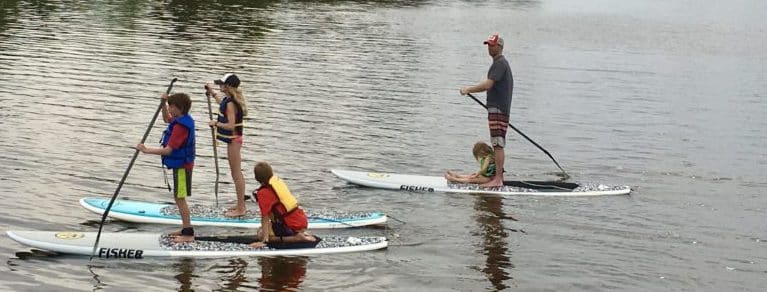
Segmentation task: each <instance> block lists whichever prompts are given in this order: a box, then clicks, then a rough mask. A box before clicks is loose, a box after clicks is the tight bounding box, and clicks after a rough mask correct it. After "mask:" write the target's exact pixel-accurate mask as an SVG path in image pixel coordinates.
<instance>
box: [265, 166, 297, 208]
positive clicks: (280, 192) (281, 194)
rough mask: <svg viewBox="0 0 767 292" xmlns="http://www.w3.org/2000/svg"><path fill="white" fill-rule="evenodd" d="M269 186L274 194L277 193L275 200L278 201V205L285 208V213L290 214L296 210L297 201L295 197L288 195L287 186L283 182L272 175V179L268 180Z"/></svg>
mask: <svg viewBox="0 0 767 292" xmlns="http://www.w3.org/2000/svg"><path fill="white" fill-rule="evenodd" d="M269 185H270V186H272V189H274V192H275V193H277V198H278V199H280V203H282V205H283V206H285V210H286V211H287V213H290V212H292V211H293V210H295V209H296V208H298V200H296V197H294V196H293V194H291V193H290V190H289V189H288V186H287V185H286V184H285V182H284V181H282V179H280V178H279V177H277V176H276V175H273V176H272V178H270V179H269ZM287 213H286V214H287Z"/></svg>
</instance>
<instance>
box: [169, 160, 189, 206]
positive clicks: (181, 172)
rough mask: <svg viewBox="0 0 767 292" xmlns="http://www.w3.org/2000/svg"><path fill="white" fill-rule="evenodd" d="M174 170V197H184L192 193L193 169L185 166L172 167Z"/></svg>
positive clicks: (172, 170)
mask: <svg viewBox="0 0 767 292" xmlns="http://www.w3.org/2000/svg"><path fill="white" fill-rule="evenodd" d="M171 172H173V197H174V198H176V199H184V198H186V197H189V196H191V195H192V170H191V169H186V168H183V167H180V168H173V169H171Z"/></svg>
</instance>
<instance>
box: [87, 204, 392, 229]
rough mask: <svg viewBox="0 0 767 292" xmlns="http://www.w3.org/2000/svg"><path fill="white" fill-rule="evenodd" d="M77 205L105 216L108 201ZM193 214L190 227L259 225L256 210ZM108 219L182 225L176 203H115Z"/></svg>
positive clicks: (380, 218)
mask: <svg viewBox="0 0 767 292" xmlns="http://www.w3.org/2000/svg"><path fill="white" fill-rule="evenodd" d="M80 205H82V206H83V207H84V208H85V209H88V210H90V211H92V212H95V213H98V214H104V210H106V207H107V205H109V199H106V198H82V199H80ZM189 209H190V212H191V214H192V216H191V217H192V226H222V227H241V228H258V227H260V226H261V215H260V213H258V211H257V210H255V212H254V210H249V211H248V213H247V214H245V215H243V216H240V217H226V216H224V213H225V212H226V208H224V207H221V208H216V207H214V206H205V205H194V204H190V205H189ZM304 212H305V213H306V216H307V217H308V219H309V229H334V228H350V227H361V226H368V225H376V224H384V223H386V220H387V219H388V218H387V217H386V215H385V214H383V213H381V212H344V211H334V210H306V209H304ZM109 217H112V218H114V219H118V220H123V221H128V222H135V223H153V224H175V225H180V224H181V216H179V214H178V208H177V207H176V205H175V204H167V203H152V202H142V201H133V200H115V202H114V204H112V209H110V210H109Z"/></svg>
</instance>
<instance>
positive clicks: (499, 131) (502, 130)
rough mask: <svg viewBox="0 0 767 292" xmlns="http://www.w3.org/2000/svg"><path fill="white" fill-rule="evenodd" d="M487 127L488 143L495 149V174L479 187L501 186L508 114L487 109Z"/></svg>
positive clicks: (494, 109)
mask: <svg viewBox="0 0 767 292" xmlns="http://www.w3.org/2000/svg"><path fill="white" fill-rule="evenodd" d="M487 121H488V127H489V128H490V144H491V145H493V151H495V176H494V177H493V179H491V180H490V181H489V182H487V183H484V184H481V185H480V187H500V186H503V161H504V159H505V153H504V147H506V130H508V128H509V116H507V115H505V114H504V113H503V112H501V111H500V110H498V109H496V108H489V109H488V110H487Z"/></svg>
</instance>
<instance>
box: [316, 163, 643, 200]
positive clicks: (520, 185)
mask: <svg viewBox="0 0 767 292" xmlns="http://www.w3.org/2000/svg"><path fill="white" fill-rule="evenodd" d="M330 171H331V172H332V173H333V174H335V175H336V176H338V177H339V178H341V179H343V180H345V181H348V182H350V183H354V184H358V185H362V186H366V187H371V188H381V189H390V190H403V191H420V192H446V193H482V194H498V195H525V196H609V195H625V194H628V193H630V192H631V188H630V187H628V186H608V185H603V184H578V183H565V182H558V181H505V182H504V186H503V187H495V188H481V187H479V185H477V184H461V183H448V181H447V180H446V179H445V178H444V177H441V176H423V175H408V174H396V173H382V172H364V171H353V170H340V169H332V170H330Z"/></svg>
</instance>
